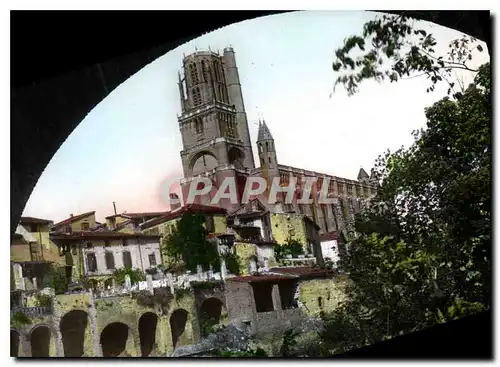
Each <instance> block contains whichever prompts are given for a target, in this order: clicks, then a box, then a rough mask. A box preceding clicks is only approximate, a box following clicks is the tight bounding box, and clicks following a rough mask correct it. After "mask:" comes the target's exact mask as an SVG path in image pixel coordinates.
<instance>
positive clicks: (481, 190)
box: [322, 64, 492, 352]
mask: <svg viewBox="0 0 500 367" xmlns="http://www.w3.org/2000/svg"><path fill="white" fill-rule="evenodd" d="M490 98H491V97H490V69H489V65H488V64H487V65H483V66H482V67H481V68H480V69H479V73H478V75H477V76H476V78H475V83H474V85H471V86H470V87H469V88H468V89H467V90H466V91H465V93H464V94H463V95H462V96H461V97H460V98H458V99H456V100H450V99H449V98H448V97H447V98H444V99H442V100H440V101H438V102H436V103H435V104H434V105H433V106H432V107H430V108H428V109H427V110H426V116H427V129H426V130H425V131H419V132H416V133H415V134H414V135H415V143H414V144H413V145H412V146H411V147H410V148H408V149H403V148H402V149H400V150H398V151H396V152H394V153H390V152H388V153H387V154H386V155H385V156H383V157H381V158H380V159H379V160H378V161H377V164H376V175H377V177H379V178H380V183H381V185H380V188H379V190H378V191H377V196H376V197H375V198H374V199H373V200H372V202H371V203H370V205H369V206H368V207H367V208H365V210H364V211H363V214H362V215H361V216H359V217H358V218H357V220H356V231H357V232H358V233H359V236H358V237H357V238H356V239H354V240H352V242H351V247H350V251H349V256H347V258H346V261H345V264H344V266H345V267H346V270H347V271H348V272H349V277H350V279H351V280H352V283H353V284H352V285H351V286H349V287H348V288H347V292H348V294H349V301H348V302H347V303H346V304H345V305H343V307H341V308H340V309H338V310H337V311H336V312H334V313H332V314H329V315H325V316H324V317H325V321H326V325H327V327H326V330H325V332H324V333H323V334H322V345H323V349H324V350H327V351H330V352H337V351H342V350H346V349H349V348H354V347H359V346H363V345H366V344H371V343H374V342H377V341H380V340H384V339H387V338H391V337H393V336H395V335H401V334H405V333H408V332H412V331H414V330H419V329H422V328H425V327H427V326H430V325H433V324H435V323H442V322H446V321H449V320H453V319H456V318H459V317H462V316H465V315H469V314H472V313H475V312H479V311H481V310H484V309H488V308H490V306H491V278H492V274H491V232H492V227H491V190H492V187H491V158H492V157H491V117H490V116H491V99H490Z"/></svg>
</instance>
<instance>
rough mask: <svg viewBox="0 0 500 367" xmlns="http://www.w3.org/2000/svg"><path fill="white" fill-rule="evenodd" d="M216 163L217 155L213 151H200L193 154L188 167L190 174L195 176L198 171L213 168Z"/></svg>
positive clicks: (201, 171)
mask: <svg viewBox="0 0 500 367" xmlns="http://www.w3.org/2000/svg"><path fill="white" fill-rule="evenodd" d="M217 165H218V162H217V157H216V156H215V155H214V154H213V153H211V152H208V151H202V152H199V153H197V154H195V155H194V156H193V158H192V159H191V163H190V164H189V169H190V170H191V172H192V176H197V175H199V174H200V173H203V172H206V171H210V170H212V169H214V168H215V167H217Z"/></svg>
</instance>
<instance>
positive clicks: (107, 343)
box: [100, 322, 130, 357]
mask: <svg viewBox="0 0 500 367" xmlns="http://www.w3.org/2000/svg"><path fill="white" fill-rule="evenodd" d="M129 333H130V330H129V327H128V326H127V325H126V324H124V323H122V322H113V323H111V324H108V325H106V327H105V328H104V329H103V330H102V332H101V337H100V343H101V346H102V356H103V357H117V356H119V355H121V354H123V353H124V352H125V350H126V348H127V340H128V337H129Z"/></svg>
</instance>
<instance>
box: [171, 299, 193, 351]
mask: <svg viewBox="0 0 500 367" xmlns="http://www.w3.org/2000/svg"><path fill="white" fill-rule="evenodd" d="M188 317H189V313H188V312H187V311H186V310H185V309H183V308H178V309H177V310H175V311H174V312H172V314H171V315H170V330H171V332H172V345H173V347H174V349H175V347H176V346H177V345H178V344H179V342H180V341H181V337H182V336H183V334H184V333H185V331H186V326H187V323H188Z"/></svg>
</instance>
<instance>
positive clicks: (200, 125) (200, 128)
mask: <svg viewBox="0 0 500 367" xmlns="http://www.w3.org/2000/svg"><path fill="white" fill-rule="evenodd" d="M194 126H195V129H196V134H203V121H202V120H201V119H200V118H197V119H196V120H195V123H194Z"/></svg>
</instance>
